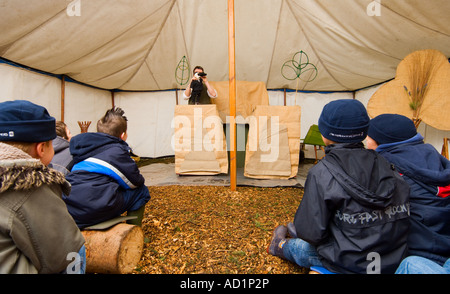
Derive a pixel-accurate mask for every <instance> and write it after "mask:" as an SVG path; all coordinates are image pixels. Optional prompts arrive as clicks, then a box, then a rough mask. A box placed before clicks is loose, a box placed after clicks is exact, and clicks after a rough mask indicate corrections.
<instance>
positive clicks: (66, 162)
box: [50, 121, 73, 175]
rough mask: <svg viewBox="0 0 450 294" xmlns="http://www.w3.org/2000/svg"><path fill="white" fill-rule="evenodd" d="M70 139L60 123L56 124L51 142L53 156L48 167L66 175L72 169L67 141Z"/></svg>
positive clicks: (66, 128) (64, 125)
mask: <svg viewBox="0 0 450 294" xmlns="http://www.w3.org/2000/svg"><path fill="white" fill-rule="evenodd" d="M70 138H72V135H71V134H70V130H69V128H68V127H67V125H66V124H65V123H64V122H62V121H57V122H56V138H55V139H54V140H53V149H54V150H55V155H54V156H53V159H52V161H51V162H50V167H52V168H54V169H56V170H58V171H60V172H62V173H63V174H64V175H66V174H68V173H69V172H70V170H71V169H72V167H73V158H72V155H71V154H70V148H69V141H70Z"/></svg>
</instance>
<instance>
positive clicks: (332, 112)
mask: <svg viewBox="0 0 450 294" xmlns="http://www.w3.org/2000/svg"><path fill="white" fill-rule="evenodd" d="M369 120H370V119H369V117H368V115H367V111H366V109H365V107H364V105H363V104H362V103H361V102H359V101H357V100H352V99H344V100H336V101H332V102H330V103H328V104H327V105H325V107H324V108H323V110H322V113H321V115H320V118H319V130H320V132H321V134H322V137H323V140H324V143H325V144H326V145H327V146H326V148H325V154H326V155H325V157H324V158H323V159H322V160H320V161H319V162H318V163H317V164H316V165H315V166H314V167H313V168H311V169H310V171H309V173H308V176H307V179H306V182H305V188H304V195H303V198H302V201H301V203H300V205H299V207H298V209H297V212H296V214H295V217H294V222H293V224H292V223H290V224H288V227H289V229H288V228H287V227H286V226H283V225H282V226H278V227H277V228H276V229H275V230H274V233H273V237H272V241H271V243H270V245H269V248H268V251H269V253H270V254H272V255H275V256H279V257H282V258H285V259H287V260H289V261H292V262H294V263H296V264H298V265H300V266H302V267H306V268H310V267H312V266H321V267H325V268H326V269H327V270H329V271H331V272H335V273H394V272H395V270H396V269H397V267H398V265H399V264H400V262H401V261H402V259H403V258H404V257H405V255H406V252H407V245H406V238H407V233H408V230H409V203H408V201H409V200H408V195H409V187H408V185H407V184H406V183H405V181H403V179H402V178H401V177H400V175H398V173H397V172H396V171H394V170H393V169H392V167H391V164H389V163H388V162H387V161H386V160H385V159H384V158H383V157H381V156H380V155H378V154H377V153H376V152H375V151H373V150H367V149H365V148H364V144H363V143H362V141H363V140H364V139H365V138H366V136H367V130H368V127H369ZM288 232H289V235H290V238H289V237H288Z"/></svg>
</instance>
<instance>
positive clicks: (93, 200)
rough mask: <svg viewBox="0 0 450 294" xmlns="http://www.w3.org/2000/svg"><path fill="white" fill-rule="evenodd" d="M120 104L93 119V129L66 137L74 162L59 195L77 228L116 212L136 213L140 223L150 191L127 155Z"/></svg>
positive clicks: (125, 121)
mask: <svg viewBox="0 0 450 294" xmlns="http://www.w3.org/2000/svg"><path fill="white" fill-rule="evenodd" d="M123 114H124V112H123V110H122V109H120V108H112V109H110V110H108V111H107V112H106V114H105V116H104V117H102V118H101V119H100V120H99V121H98V123H97V133H82V134H79V135H77V136H74V137H73V138H72V139H71V140H70V152H71V153H72V155H73V159H74V166H73V168H72V172H71V173H69V174H68V175H67V176H66V178H67V180H68V181H69V182H70V183H71V184H72V192H71V194H70V196H69V195H68V196H66V195H64V196H63V199H64V201H65V202H66V204H67V208H68V210H69V212H70V214H71V215H72V216H73V218H74V219H75V222H76V223H77V225H78V227H79V228H85V227H87V226H91V225H94V224H98V223H101V222H103V221H106V220H109V219H112V218H115V217H117V216H120V215H121V214H122V213H124V212H126V211H127V212H128V215H135V216H137V217H138V219H137V221H136V222H132V223H134V224H137V225H141V222H142V217H143V214H144V209H145V204H146V203H147V202H148V201H149V200H150V193H149V191H148V188H147V187H146V186H145V184H144V181H145V180H144V177H143V176H142V175H141V174H140V172H139V169H138V167H137V165H136V163H135V161H134V160H133V159H132V158H131V156H130V147H129V146H128V144H127V143H126V142H125V140H126V139H127V118H126V117H125V116H124V115H123Z"/></svg>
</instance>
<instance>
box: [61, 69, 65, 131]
mask: <svg viewBox="0 0 450 294" xmlns="http://www.w3.org/2000/svg"><path fill="white" fill-rule="evenodd" d="M65 100H66V80H65V78H64V75H62V76H61V121H62V122H64V112H65V109H64V107H65V103H66V102H65Z"/></svg>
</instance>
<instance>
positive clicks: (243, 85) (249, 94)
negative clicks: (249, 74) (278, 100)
mask: <svg viewBox="0 0 450 294" xmlns="http://www.w3.org/2000/svg"><path fill="white" fill-rule="evenodd" d="M210 84H211V86H213V87H214V88H215V89H216V91H217V98H216V99H211V101H212V103H214V104H216V105H217V110H218V111H219V115H220V118H221V119H222V121H223V122H226V117H227V116H228V115H230V102H229V95H230V94H229V93H230V92H229V82H228V81H225V82H210ZM257 105H269V94H268V93H267V88H266V85H265V84H264V83H263V82H248V81H236V116H241V117H243V118H247V117H248V116H249V115H252V114H253V111H255V109H256V106H257Z"/></svg>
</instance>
